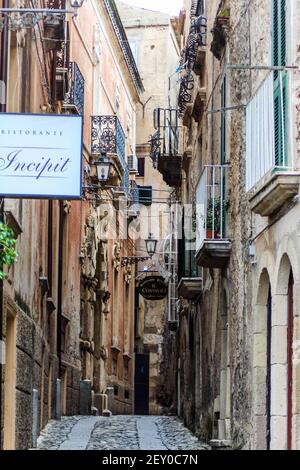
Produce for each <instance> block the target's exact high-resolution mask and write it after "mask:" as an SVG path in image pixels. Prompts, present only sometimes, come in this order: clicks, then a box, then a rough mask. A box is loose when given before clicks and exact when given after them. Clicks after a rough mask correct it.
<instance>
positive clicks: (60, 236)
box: [57, 201, 64, 377]
mask: <svg viewBox="0 0 300 470" xmlns="http://www.w3.org/2000/svg"><path fill="white" fill-rule="evenodd" d="M63 223H64V202H63V201H59V229H58V274H57V357H58V365H59V369H58V374H59V377H60V376H61V316H62V281H63V278H62V277H63V276H62V271H63V236H64V226H63Z"/></svg>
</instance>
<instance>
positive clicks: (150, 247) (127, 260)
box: [121, 233, 157, 267]
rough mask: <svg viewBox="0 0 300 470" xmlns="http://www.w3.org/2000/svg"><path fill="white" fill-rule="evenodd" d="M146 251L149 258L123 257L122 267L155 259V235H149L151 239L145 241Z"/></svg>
mask: <svg viewBox="0 0 300 470" xmlns="http://www.w3.org/2000/svg"><path fill="white" fill-rule="evenodd" d="M145 243H146V249H147V253H148V255H149V256H123V257H122V262H121V266H123V267H124V266H126V265H128V264H137V263H139V262H140V261H148V260H149V259H152V258H153V255H154V254H155V252H156V246H157V240H155V238H154V237H153V234H152V233H150V234H149V238H147V240H145Z"/></svg>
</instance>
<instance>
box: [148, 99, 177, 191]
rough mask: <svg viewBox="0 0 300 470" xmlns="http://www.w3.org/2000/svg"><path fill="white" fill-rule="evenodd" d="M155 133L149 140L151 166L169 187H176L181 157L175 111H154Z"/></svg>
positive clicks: (159, 109) (160, 109)
mask: <svg viewBox="0 0 300 470" xmlns="http://www.w3.org/2000/svg"><path fill="white" fill-rule="evenodd" d="M154 128H155V130H156V132H155V133H154V134H153V136H151V138H150V145H151V149H150V156H151V158H152V161H153V165H154V167H155V168H157V169H158V171H159V172H160V173H161V174H162V175H163V178H164V180H165V182H166V183H167V184H169V185H170V186H178V185H179V184H180V180H181V163H182V162H181V156H180V155H179V125H178V110H177V109H162V108H158V109H155V110H154Z"/></svg>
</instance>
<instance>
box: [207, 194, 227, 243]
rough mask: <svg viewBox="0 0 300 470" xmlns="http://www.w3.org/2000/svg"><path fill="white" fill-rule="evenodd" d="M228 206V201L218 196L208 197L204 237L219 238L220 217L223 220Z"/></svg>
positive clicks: (220, 235)
mask: <svg viewBox="0 0 300 470" xmlns="http://www.w3.org/2000/svg"><path fill="white" fill-rule="evenodd" d="M228 207H229V201H228V200H227V199H223V198H221V197H220V196H216V197H214V198H210V199H209V200H208V204H207V216H206V238H208V239H216V238H221V237H222V234H221V219H222V218H223V224H224V221H225V217H224V216H225V213H226V211H227V209H228Z"/></svg>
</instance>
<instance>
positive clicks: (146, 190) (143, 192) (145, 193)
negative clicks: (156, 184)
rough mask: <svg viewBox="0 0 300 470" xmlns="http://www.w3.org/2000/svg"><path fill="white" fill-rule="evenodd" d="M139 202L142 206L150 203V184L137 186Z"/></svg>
mask: <svg viewBox="0 0 300 470" xmlns="http://www.w3.org/2000/svg"><path fill="white" fill-rule="evenodd" d="M138 188H139V202H140V204H144V206H151V204H152V186H139V187H138Z"/></svg>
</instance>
